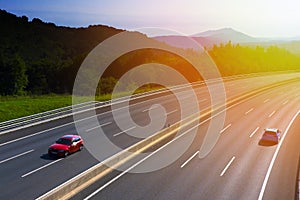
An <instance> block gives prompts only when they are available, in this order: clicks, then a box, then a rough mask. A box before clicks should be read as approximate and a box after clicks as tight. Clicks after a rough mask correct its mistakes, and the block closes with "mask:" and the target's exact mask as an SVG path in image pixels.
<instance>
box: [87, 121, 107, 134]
mask: <svg viewBox="0 0 300 200" xmlns="http://www.w3.org/2000/svg"><path fill="white" fill-rule="evenodd" d="M111 123H112V122H107V123H104V124H100V125H99V126H96V127H93V128H90V129H87V130H86V132H90V131H92V130H95V129H97V128H100V127H102V126H106V125H109V124H111Z"/></svg>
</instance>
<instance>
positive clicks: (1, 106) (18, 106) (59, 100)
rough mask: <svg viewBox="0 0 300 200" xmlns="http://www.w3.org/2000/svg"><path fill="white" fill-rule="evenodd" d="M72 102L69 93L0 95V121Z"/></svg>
mask: <svg viewBox="0 0 300 200" xmlns="http://www.w3.org/2000/svg"><path fill="white" fill-rule="evenodd" d="M71 104H72V96H71V95H42V96H19V97H12V96H5V97H3V96H2V97H0V121H1V122H2V121H7V120H10V119H15V118H19V117H23V116H27V115H32V114H35V113H40V112H44V111H48V110H53V109H56V108H61V107H65V106H68V105H71Z"/></svg>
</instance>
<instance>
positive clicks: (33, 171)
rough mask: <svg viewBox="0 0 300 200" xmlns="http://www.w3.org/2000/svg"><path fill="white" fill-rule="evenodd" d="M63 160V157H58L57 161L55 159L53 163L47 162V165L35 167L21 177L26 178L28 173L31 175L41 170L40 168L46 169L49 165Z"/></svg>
mask: <svg viewBox="0 0 300 200" xmlns="http://www.w3.org/2000/svg"><path fill="white" fill-rule="evenodd" d="M61 160H62V158H60V159H58V160H55V161H53V162H51V163H48V164H46V165H44V166H42V167H39V168H37V169H35V170H32V171H31V172H28V173H26V174H24V175H22V176H21V177H22V178H24V177H26V176H28V175H30V174H33V173H35V172H37V171H39V170H41V169H44V168H45V167H48V166H50V165H52V164H54V163H57V162H58V161H61Z"/></svg>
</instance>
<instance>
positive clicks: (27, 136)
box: [0, 122, 74, 147]
mask: <svg viewBox="0 0 300 200" xmlns="http://www.w3.org/2000/svg"><path fill="white" fill-rule="evenodd" d="M73 123H74V122H70V123H67V124H62V125H60V126H56V127H53V128H50V129H46V130H43V131H40V132H37V133H33V134H31V135H26V136H24V137H20V138H17V139H14V140H10V141H8V142H4V143H1V144H0V147H1V146H4V145H7V144H10V143H13V142H17V141H19V140H24V139H26V138H29V137H32V136H36V135H40V134H42V133H45V132H48V131H52V130H55V129H58V128H61V127H64V126H68V125H71V124H73Z"/></svg>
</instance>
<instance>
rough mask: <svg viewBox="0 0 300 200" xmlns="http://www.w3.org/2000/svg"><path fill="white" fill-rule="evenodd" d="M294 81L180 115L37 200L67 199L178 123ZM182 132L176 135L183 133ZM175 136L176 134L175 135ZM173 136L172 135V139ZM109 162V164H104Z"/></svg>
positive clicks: (183, 124)
mask: <svg viewBox="0 0 300 200" xmlns="http://www.w3.org/2000/svg"><path fill="white" fill-rule="evenodd" d="M295 81H299V78H295V79H291V80H287V81H282V82H279V83H274V84H271V85H268V86H265V87H262V88H259V89H255V90H253V91H250V92H247V93H245V94H243V95H240V96H239V97H235V98H232V99H229V100H228V101H227V102H226V105H216V106H215V107H214V108H215V109H214V110H211V108H208V109H206V110H205V111H204V112H203V114H200V113H195V114H193V115H191V116H189V117H187V118H186V119H183V120H182V121H179V122H177V123H175V124H173V125H172V126H170V127H167V128H166V129H163V130H161V131H159V132H157V133H156V134H154V135H152V136H150V137H148V138H145V139H144V140H142V141H140V142H138V143H136V144H134V145H132V146H130V147H128V148H126V149H125V150H123V151H120V152H119V153H117V154H115V155H113V156H111V157H109V158H108V159H106V160H104V161H102V162H101V163H99V164H97V165H95V166H93V167H91V168H89V169H88V170H86V171H84V172H83V173H81V174H79V175H77V176H75V177H74V178H72V179H70V180H69V181H67V182H65V183H63V184H62V185H60V186H58V187H56V188H54V189H52V190H51V191H49V192H47V193H45V194H44V195H42V196H40V197H39V198H38V200H44V199H47V200H48V199H49V200H50V199H51V200H53V199H68V198H71V197H72V196H73V195H74V194H76V193H78V192H79V191H81V190H83V189H84V188H86V187H88V186H89V185H91V184H92V183H93V182H95V181H96V180H99V179H100V178H102V177H104V176H105V175H107V174H108V173H110V172H111V171H113V170H114V169H117V168H118V167H119V166H121V165H122V164H124V163H126V162H128V161H130V160H131V159H132V158H134V157H136V156H137V155H139V154H140V153H142V152H144V151H146V150H148V149H150V148H151V147H152V146H154V145H156V144H158V143H160V142H161V141H163V140H165V139H167V138H169V137H171V136H173V135H175V134H176V133H177V131H178V130H179V129H180V128H181V127H186V126H188V125H191V124H192V123H194V122H197V121H199V120H200V119H205V118H208V117H209V116H210V115H211V114H212V113H216V112H223V110H224V109H225V107H226V106H234V105H235V104H238V103H240V102H242V101H244V100H246V99H249V98H252V97H254V96H255V95H257V94H259V93H261V92H264V91H266V90H269V89H272V88H275V87H278V86H281V85H284V84H288V83H292V82H295ZM184 134H187V133H183V134H181V135H179V136H177V138H178V137H181V136H183V135H184ZM175 139H176V138H175ZM173 140H174V139H173ZM108 166H111V167H108Z"/></svg>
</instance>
